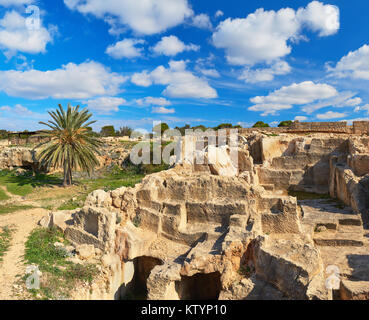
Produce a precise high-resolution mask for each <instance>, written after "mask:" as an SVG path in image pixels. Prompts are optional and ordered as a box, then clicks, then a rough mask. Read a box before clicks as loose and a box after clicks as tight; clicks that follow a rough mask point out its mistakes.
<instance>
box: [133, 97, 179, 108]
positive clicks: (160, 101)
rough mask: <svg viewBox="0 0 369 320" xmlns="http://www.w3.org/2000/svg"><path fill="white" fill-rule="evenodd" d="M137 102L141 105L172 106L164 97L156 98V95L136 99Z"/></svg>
mask: <svg viewBox="0 0 369 320" xmlns="http://www.w3.org/2000/svg"><path fill="white" fill-rule="evenodd" d="M135 102H136V103H137V104H138V105H139V106H162V107H165V106H170V105H171V104H172V103H171V102H170V101H169V100H167V99H165V98H162V97H159V98H156V97H145V98H142V99H136V100H135Z"/></svg>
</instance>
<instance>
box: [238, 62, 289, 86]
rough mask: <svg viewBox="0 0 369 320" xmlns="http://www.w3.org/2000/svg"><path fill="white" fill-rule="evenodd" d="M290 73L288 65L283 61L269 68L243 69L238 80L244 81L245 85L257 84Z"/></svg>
mask: <svg viewBox="0 0 369 320" xmlns="http://www.w3.org/2000/svg"><path fill="white" fill-rule="evenodd" d="M290 72H291V67H290V65H289V64H288V63H287V62H285V61H277V62H276V63H274V64H272V65H271V66H270V67H269V68H264V69H255V70H252V69H250V68H245V69H244V70H243V72H242V74H241V76H240V77H239V78H238V79H240V80H244V81H245V82H246V83H257V82H264V81H271V80H273V79H274V77H275V76H277V75H278V76H279V75H285V74H288V73H290Z"/></svg>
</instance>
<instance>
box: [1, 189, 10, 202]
mask: <svg viewBox="0 0 369 320" xmlns="http://www.w3.org/2000/svg"><path fill="white" fill-rule="evenodd" d="M8 199H9V197H8V195H7V194H6V193H5V191H4V190H2V189H0V201H4V200H8Z"/></svg>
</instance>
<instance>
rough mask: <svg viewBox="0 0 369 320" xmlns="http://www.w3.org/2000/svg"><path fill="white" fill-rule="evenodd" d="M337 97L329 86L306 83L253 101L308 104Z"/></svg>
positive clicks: (335, 91)
mask: <svg viewBox="0 0 369 320" xmlns="http://www.w3.org/2000/svg"><path fill="white" fill-rule="evenodd" d="M335 95H337V90H336V89H335V88H334V87H332V86H330V85H328V84H321V83H314V82H312V81H305V82H301V83H293V84H292V85H290V86H285V87H282V88H281V89H278V90H275V91H274V92H272V93H270V94H269V95H267V96H257V97H254V98H252V99H251V102H253V103H258V104H259V103H280V104H297V105H301V104H307V103H311V102H313V101H316V100H318V99H327V98H331V97H333V96H335Z"/></svg>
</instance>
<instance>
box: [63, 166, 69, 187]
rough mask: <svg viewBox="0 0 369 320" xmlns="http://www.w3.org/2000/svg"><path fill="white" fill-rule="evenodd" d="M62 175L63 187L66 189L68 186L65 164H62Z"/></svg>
mask: <svg viewBox="0 0 369 320" xmlns="http://www.w3.org/2000/svg"><path fill="white" fill-rule="evenodd" d="M63 173H64V180H63V187H66V186H67V185H68V170H67V165H66V164H64V168H63Z"/></svg>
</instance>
